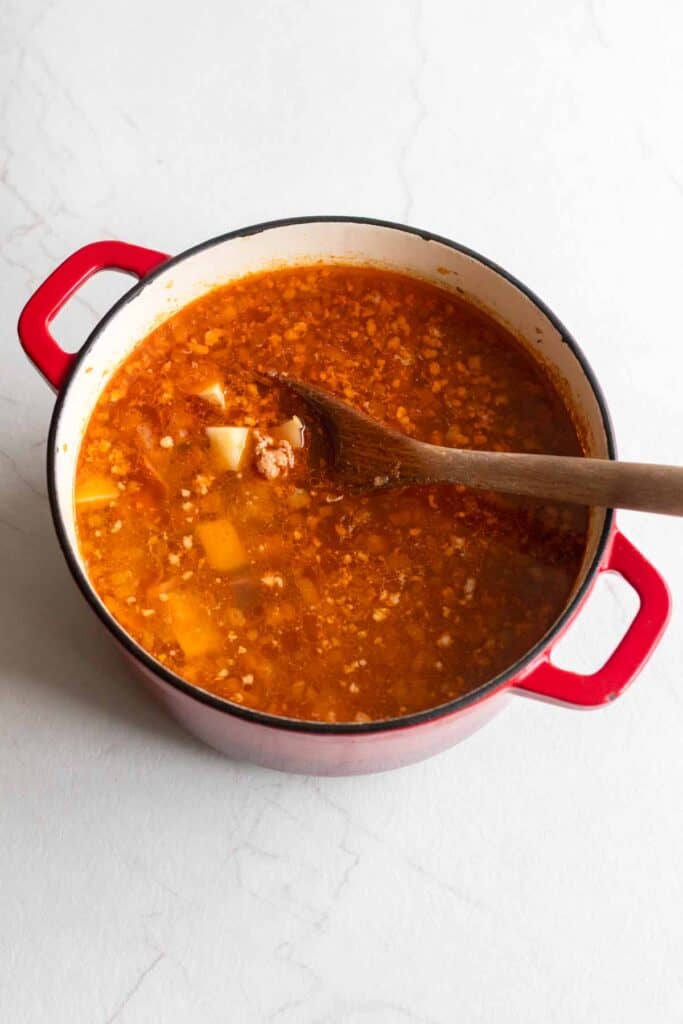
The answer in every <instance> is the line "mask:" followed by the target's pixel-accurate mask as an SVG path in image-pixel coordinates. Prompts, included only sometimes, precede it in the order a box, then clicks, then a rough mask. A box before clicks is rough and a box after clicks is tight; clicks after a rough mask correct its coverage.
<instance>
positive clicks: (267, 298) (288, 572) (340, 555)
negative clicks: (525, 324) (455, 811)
mask: <svg viewBox="0 0 683 1024" xmlns="http://www.w3.org/2000/svg"><path fill="white" fill-rule="evenodd" d="M272 369H275V370H277V371H278V372H281V373H286V374H288V375H289V376H290V377H291V378H292V379H297V380H301V381H306V382H310V383H311V384H313V385H314V386H316V387H318V388H320V389H323V390H325V391H327V392H330V393H332V394H333V395H335V396H337V397H338V398H339V399H341V400H342V401H344V402H345V403H348V404H349V405H351V406H353V407H354V408H355V409H358V410H361V411H362V412H363V413H365V414H367V415H368V416H370V417H372V418H373V419H374V420H376V421H378V422H382V423H385V424H386V425H387V426H391V427H392V428H394V429H395V430H397V431H398V432H400V433H401V434H403V435H405V436H407V437H410V438H414V439H417V440H422V441H428V442H430V443H433V444H438V445H443V446H452V447H457V448H477V449H490V450H492V451H497V452H509V451H521V452H530V453H543V452H549V453H554V454H558V455H568V456H579V455H581V454H582V447H581V443H580V439H579V437H578V436H577V432H576V429H575V427H574V425H573V423H572V419H571V416H570V415H569V413H568V411H567V410H566V408H565V407H564V405H563V403H562V400H561V398H560V396H559V395H558V394H557V393H556V392H555V390H554V389H553V387H552V384H551V383H550V381H549V380H547V379H546V377H545V376H544V375H543V373H542V372H541V370H540V369H539V368H538V367H537V365H536V364H535V363H534V362H533V361H532V360H531V358H530V357H529V356H528V355H527V353H526V352H525V351H524V350H523V349H522V347H521V346H520V345H519V344H518V342H517V341H516V340H515V339H514V338H512V337H511V336H510V335H508V334H507V333H506V332H505V331H503V330H502V329H501V328H500V327H498V326H497V325H496V324H494V323H493V322H491V321H490V320H488V319H487V318H486V317H485V316H484V315H483V314H482V313H480V312H479V311H476V310H474V309H472V308H469V307H468V306H466V305H464V304H463V303H461V302H460V301H458V300H457V299H456V298H454V297H453V295H451V294H449V293H447V292H445V291H443V290H440V289H438V288H435V287H432V286H430V285H427V284H425V283H423V282H419V281H416V280H413V279H410V278H407V277H404V276H402V275H398V274H392V273H389V272H384V271H379V270H375V269H370V268H360V267H353V268H352V267H331V266H322V265H321V266H315V267H303V268H301V267H300V268H295V269H289V270H281V271H275V272H269V273H265V274H261V275H255V276H252V277H248V278H244V279H243V280H240V281H237V282H234V283H232V284H230V285H228V286H225V287H222V288H218V289H216V290H214V291H213V292H210V293H209V294H207V295H205V296H203V297H202V298H201V299H199V300H198V301H197V302H195V303H193V304H192V305H190V306H188V307H186V308H185V309H183V310H181V311H180V312H179V313H177V314H176V315H175V316H173V317H171V319H169V320H168V321H167V322H166V323H164V324H162V325H161V326H159V327H158V328H156V329H155V330H154V331H153V332H152V333H151V334H150V335H149V336H148V337H147V338H146V339H145V340H144V341H142V342H141V344H140V345H139V346H138V347H137V348H136V349H135V350H134V352H133V353H132V354H131V356H130V357H129V358H128V359H127V360H126V361H125V362H124V363H123V364H122V366H121V367H120V368H119V370H118V371H117V372H116V373H115V374H114V376H113V378H112V379H111V381H110V382H109V384H108V385H107V387H106V389H105V390H104V392H103V393H102V395H101V396H100V399H99V401H98V404H97V406H96V408H95V410H94V412H93V415H92V417H91V420H90V422H89V424H88V427H87V430H86V433H85V437H84V440H83V443H82V447H81V451H80V455H79V464H78V472H77V481H76V494H75V498H76V513H77V524H78V531H79V544H80V548H81V552H82V555H83V558H84V561H85V564H86V568H87V571H88V574H89V576H90V579H91V581H92V583H93V585H94V587H95V588H96V590H97V592H98V593H99V595H100V597H101V598H102V600H103V601H104V603H105V604H106V605H107V607H108V608H109V610H110V611H111V613H112V614H113V615H114V616H115V618H116V619H117V620H118V622H119V623H120V625H121V626H122V627H123V628H124V629H125V630H127V631H128V633H129V634H130V635H131V636H132V637H133V638H134V639H135V640H136V641H137V642H138V643H139V644H140V645H141V646H142V647H143V648H145V649H146V650H147V651H148V652H149V654H150V655H152V656H153V657H154V658H156V659H158V661H159V662H161V663H162V664H163V665H165V666H166V667H167V668H168V669H171V670H172V671H174V672H176V673H177V674H178V675H180V676H182V677H183V678H185V679H186V680H188V681H190V682H191V683H193V684H195V685H197V686H199V687H202V688H203V689H205V690H208V691H210V692H211V693H213V694H215V695H217V696H219V697H221V698H224V699H227V700H230V701H232V702H234V703H235V704H238V705H242V706H243V707H248V708H254V709H259V710H263V711H267V712H270V713H271V714H275V715H284V716H290V717H294V718H301V719H309V720H315V721H325V722H366V721H369V720H375V719H386V718H392V717H397V716H399V715H404V714H409V713H412V712H415V711H419V710H423V709H425V708H429V707H435V706H437V705H440V704H443V703H444V702H446V701H448V700H451V699H453V698H455V697H457V696H460V695H461V694H463V693H467V692H468V691H469V690H471V689H474V688H475V687H477V686H479V685H481V684H482V683H484V682H485V681H486V680H488V679H491V678H493V677H494V676H495V675H497V674H498V673H499V672H501V671H503V670H505V669H506V668H508V667H509V666H510V665H511V664H513V663H514V662H515V661H516V660H518V659H519V658H520V657H521V656H522V655H524V654H525V653H526V652H527V651H528V650H529V649H530V648H531V647H532V646H533V645H534V644H535V643H536V642H537V641H538V640H540V639H541V638H542V637H543V635H544V634H545V633H546V631H547V630H548V628H549V627H550V626H551V625H552V623H553V622H554V621H555V619H556V618H557V616H558V615H559V614H560V612H561V611H562V609H563V608H564V606H565V604H566V602H567V600H568V599H569V596H570V594H571V592H572V588H573V586H574V582H575V580H576V577H577V574H578V571H579V568H580V565H581V561H582V558H583V552H584V546H585V536H586V523H587V513H586V510H585V509H584V508H581V507H580V506H571V505H560V504H557V503H553V502H550V503H549V502H534V501H525V502H524V503H522V502H520V501H519V500H517V499H508V498H505V497H502V496H501V495H497V494H491V493H488V492H484V491H475V490H471V489H467V488H465V487H462V486H448V485H437V484H435V485H428V486H424V487H408V488H405V489H404V490H401V491H400V492H395V491H392V492H389V491H387V492H378V493H372V494H354V493H347V491H346V489H345V488H340V487H339V486H338V485H337V483H336V481H335V477H334V474H332V473H330V472H329V471H328V467H327V465H326V461H325V449H324V447H322V446H320V447H319V446H318V434H317V433H316V431H315V430H311V429H306V430H304V429H303V427H304V426H305V427H306V428H310V427H312V426H315V423H314V422H313V420H312V418H311V417H310V416H309V415H308V413H307V410H306V407H305V406H304V404H303V403H302V402H301V400H300V399H299V398H298V396H294V395H292V394H291V393H290V392H289V391H288V390H287V389H285V388H282V387H273V385H272V382H270V381H269V382H267V384H265V385H263V384H262V383H259V381H260V379H261V376H262V375H263V374H264V373H265V372H266V371H268V370H272ZM275 469H277V472H275Z"/></svg>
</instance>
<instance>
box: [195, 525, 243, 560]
mask: <svg viewBox="0 0 683 1024" xmlns="http://www.w3.org/2000/svg"><path fill="white" fill-rule="evenodd" d="M197 536H198V537H199V540H200V543H201V545H202V547H203V548H204V551H205V553H206V557H207V560H208V563H209V565H210V566H211V568H212V569H217V570H218V572H230V571H231V570H232V569H239V568H240V566H242V565H245V563H246V562H247V553H246V551H245V550H244V547H243V545H242V541H241V540H240V538H239V535H238V533H237V530H236V529H235V527H234V526H233V524H232V522H231V521H230V520H229V519H212V520H211V521H210V522H207V523H200V524H199V526H198V527H197Z"/></svg>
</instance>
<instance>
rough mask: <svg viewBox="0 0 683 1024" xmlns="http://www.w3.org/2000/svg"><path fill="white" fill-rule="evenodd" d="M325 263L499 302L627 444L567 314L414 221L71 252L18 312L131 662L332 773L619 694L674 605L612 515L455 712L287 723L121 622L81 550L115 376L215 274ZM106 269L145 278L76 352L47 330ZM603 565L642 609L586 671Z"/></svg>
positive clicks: (87, 593) (165, 686) (276, 228)
mask: <svg viewBox="0 0 683 1024" xmlns="http://www.w3.org/2000/svg"><path fill="white" fill-rule="evenodd" d="M318 260H325V261H327V262H335V263H346V264H349V263H351V264H359V263H360V264H375V265H377V266H381V267H385V268H387V269H393V270H398V271H402V272H404V273H408V274H413V275H416V276H418V277H421V278H423V279H427V280H429V281H433V282H434V283H436V284H438V285H439V286H441V287H442V288H446V289H450V290H453V291H456V292H457V293H458V294H459V295H461V296H462V297H463V298H465V299H466V300H468V301H469V302H472V303H474V304H475V305H477V306H480V307H482V308H484V309H485V310H487V311H488V312H489V313H490V314H491V315H492V316H493V317H494V318H495V319H496V320H498V321H499V322H500V323H502V324H504V325H505V326H506V327H507V328H508V329H509V330H511V331H512V332H513V333H514V334H515V335H516V336H517V337H518V338H519V339H520V341H522V343H523V344H525V345H526V347H527V348H528V349H529V350H530V351H531V353H532V355H533V357H534V358H535V359H536V360H539V361H540V362H541V363H543V364H544V365H545V366H546V368H547V369H548V370H549V372H550V373H551V375H552V377H553V379H554V380H555V382H556V384H557V385H558V386H559V387H560V389H561V391H562V393H563V394H564V395H565V397H566V398H567V400H568V401H569V402H570V403H571V405H572V407H573V409H574V412H575V415H576V417H577V419H578V422H579V424H580V426H581V429H582V431H583V434H584V436H585V438H586V439H587V444H588V454H590V455H592V456H594V457H600V458H608V459H613V458H614V457H615V448H614V438H613V435H612V427H611V424H610V420H609V414H608V412H607V408H606V405H605V401H604V398H603V396H602V393H601V391H600V388H599V385H598V383H597V381H596V380H595V377H594V376H593V373H592V371H591V369H590V366H589V365H588V363H587V361H586V359H585V357H584V355H583V353H582V352H581V351H580V349H579V347H578V345H577V344H576V342H575V341H574V340H573V338H572V337H571V335H570V334H569V333H568V331H567V330H566V329H565V328H564V327H563V326H562V324H561V323H560V322H559V320H558V319H557V317H556V316H554V314H553V313H552V312H551V311H550V310H549V309H548V308H547V307H546V306H545V305H544V304H543V302H541V301H540V299H538V298H537V297H536V296H535V295H534V294H533V293H532V292H530V291H529V290H528V288H525V287H524V285H522V284H521V283H520V282H519V281H517V280H515V278H514V277H512V276H511V275H510V274H508V273H507V272H506V271H504V270H502V269H501V268H500V267H497V266H496V265H495V264H493V263H491V262H490V261H489V260H487V259H485V258H484V257H482V256H479V255H477V253H475V252H472V251H471V250H470V249H467V248H465V247H464V246H462V245H458V244H457V243H455V242H451V241H449V240H448V239H446V238H440V237H439V236H436V235H432V234H429V233H428V232H424V231H418V230H415V229H413V228H409V227H405V226H403V225H400V224H391V223H386V222H382V221H375V220H368V219H365V218H352V217H310V218H296V219H294V220H284V221H274V222H272V223H268V224H260V225H257V226H256V227H250V228H246V229H244V230H242V231H234V232H231V233H230V234H227V235H221V236H220V237H218V238H213V239H211V240H210V241H208V242H203V243H202V244H201V245H197V246H195V247H194V248H192V249H188V250H187V252H184V253H181V254H180V255H179V256H175V257H173V258H170V257H169V256H167V255H166V254H165V253H161V252H155V251H153V250H151V249H143V248H140V247H139V246H135V245H127V244H125V243H123V242H95V243H93V244H92V245H87V246H85V247H84V248H83V249H79V250H78V252H75V253H74V254H73V255H72V256H70V257H69V258H68V259H67V260H66V261H65V262H64V263H62V265H61V266H59V267H58V268H57V269H56V270H55V271H54V273H53V274H51V275H50V277H49V278H48V279H47V280H46V281H45V282H44V284H42V285H41V286H40V287H39V288H38V290H37V291H36V292H35V294H34V295H33V297H32V298H31V299H30V300H29V302H28V303H27V305H26V307H25V309H24V311H23V312H22V314H21V318H20V320H19V337H20V339H21V343H22V345H23V347H24V349H25V350H26V352H27V354H28V356H29V358H30V359H31V360H32V361H33V363H34V364H35V365H36V367H37V368H38V370H39V371H40V372H41V373H42V374H43V376H44V377H45V378H46V379H47V381H48V382H49V383H50V384H51V385H52V386H53V387H54V388H55V390H56V391H57V393H58V397H57V403H56V405H55V410H54V414H53V417H52V423H51V426H50V435H49V442H48V464H47V477H48V489H49V496H50V505H51V508H52V515H53V518H54V523H55V527H56V530H57V535H58V537H59V542H60V544H61V546H62V550H63V552H64V555H65V557H66V560H67V562H68V564H69V568H70V569H71V572H72V574H73V576H74V579H75V580H76V583H77V584H78V586H79V587H80V589H81V592H82V593H83V595H84V597H85V599H86V600H87V601H88V603H89V604H90V606H91V607H92V608H93V610H94V611H95V613H96V614H97V615H98V617H99V618H100V620H101V621H102V622H103V623H104V625H105V626H106V627H107V629H108V630H109V632H110V633H111V634H112V635H113V636H114V638H115V639H116V641H117V642H118V643H119V644H120V646H121V647H122V649H123V651H124V652H125V654H126V656H127V657H128V659H129V661H130V664H131V666H132V667H133V668H134V670H135V671H136V672H137V673H138V675H140V676H141V677H142V679H143V681H144V682H145V683H146V685H147V686H148V687H149V689H150V690H151V691H152V692H153V693H154V694H155V696H156V697H157V698H158V699H159V700H160V701H161V702H162V703H163V704H164V705H165V707H166V708H168V710H169V711H170V713H171V714H172V715H173V716H174V717H175V718H177V719H178V721H179V722H181V723H182V724H183V725H184V726H185V727H186V728H187V729H189V730H190V732H192V733H194V734H195V735H196V736H198V737H200V738H201V739H202V740H204V741H205V742H206V743H209V744H210V745H211V746H212V747H215V748H217V749H218V750H220V751H223V752H224V753H226V754H229V755H230V756H231V757H234V758H237V759H244V760H249V761H254V762H256V763H258V764H262V765H265V766H267V767H270V768H277V769H281V770H285V771H294V772H306V773H317V774H325V775H346V774H349V775H350V774H359V773H363V772H374V771H382V770H385V769H388V768H396V767H398V766H400V765H405V764H409V763H411V762H414V761H419V760H421V759H422V758H425V757H428V756H429V755H431V754H435V753H437V752H439V751H441V750H444V749H445V748H447V747H450V746H451V745H452V744H454V743H456V742H458V741H459V740H461V739H463V738H464V737H465V736H467V735H469V733H471V732H473V731H474V730H475V729H478V728H479V727H480V726H481V725H482V724H483V723H484V722H486V721H487V720H488V719H489V718H491V716H492V715H494V714H495V713H496V712H498V711H500V710H501V709H502V708H503V707H504V705H505V704H506V702H507V701H508V700H509V699H510V697H511V696H512V695H513V694H522V695H525V696H532V697H536V698H541V699H544V700H548V701H554V702H557V703H560V704H565V705H569V706H572V707H584V708H586V707H597V706H598V705H602V704H606V703H607V702H609V701H611V700H613V699H614V698H615V697H617V696H618V695H619V694H620V693H621V692H622V691H623V690H624V689H625V688H626V686H628V684H629V683H630V682H631V680H632V679H633V678H634V676H635V675H636V674H637V672H638V671H639V670H640V669H641V668H642V666H643V665H644V663H645V661H646V660H647V658H648V657H649V655H650V653H651V652H652V650H653V648H654V647H655V646H656V644H657V641H658V640H659V638H660V636H661V634H662V632H663V630H664V627H665V625H666V622H667V619H668V616H669V610H670V599H669V594H668V591H667V588H666V585H665V583H664V582H663V580H662V579H661V577H660V576H659V574H658V573H657V572H656V570H655V569H654V568H653V567H652V566H651V565H650V564H649V563H648V562H647V561H646V559H645V558H643V556H642V555H641V554H640V553H639V552H638V551H637V550H636V549H635V548H634V547H633V545H632V544H631V543H630V542H629V541H628V540H627V539H626V538H625V537H624V536H623V535H622V534H621V533H619V531H618V530H617V527H616V524H615V518H614V513H613V512H612V510H611V509H594V510H592V512H591V519H590V530H589V538H588V544H587V549H586V554H585V557H584V560H583V565H582V567H581V572H580V574H579V578H578V580H577V583H576V585H575V587H574V591H573V593H572V594H571V596H570V598H569V600H568V603H567V605H566V607H565V609H564V611H563V612H562V614H561V615H560V617H559V618H558V619H557V621H556V622H555V623H554V625H553V626H552V627H551V628H550V629H549V630H548V632H547V633H546V635H545V636H544V637H543V638H542V639H541V640H540V641H539V643H537V644H536V645H535V646H534V647H533V648H532V649H531V650H530V651H529V652H528V653H527V654H526V655H525V656H524V657H523V658H521V659H520V660H519V661H518V662H516V663H515V664H514V665H511V666H510V668H509V669H507V671H505V672H503V673H501V674H500V675H498V676H496V677H495V678H494V679H491V680H490V681H489V682H487V683H485V684H484V685H483V686H480V687H479V688H478V689H476V690H474V691H473V692H471V693H468V694H466V695H465V696H463V697H460V698H458V699H457V700H453V701H451V702H450V703H448V704H444V705H442V706H441V707H438V708H434V709H432V710H429V711H423V712H420V713H419V714H414V715H406V716H405V717H403V718H397V719H392V720H389V721H382V722H371V723H368V724H358V725H357V724H330V723H326V722H300V721H296V720H293V719H286V718H277V717H274V716H272V715H268V714H263V713H262V712H260V711H252V710H250V709H248V708H244V707H240V706H237V705H235V704H231V703H229V702H228V701H226V700H223V699H221V698H220V697H216V696H213V695H212V694H210V693H206V692H205V691H203V690H201V689H199V688H198V687H196V686H193V685H191V684H190V683H188V682H186V681H185V680H183V679H181V678H180V676H177V675H175V674H174V673H173V672H170V671H169V670H168V669H167V668H164V666H163V665H161V664H160V663H159V662H158V661H156V660H155V659H154V658H152V657H151V656H150V655H149V654H147V652H146V651H144V650H143V648H142V647H140V646H139V644H137V643H136V642H135V640H133V638H132V637H131V636H129V635H128V633H126V632H125V630H123V629H122V628H121V626H119V624H118V623H117V622H116V621H115V619H114V618H113V617H112V615H111V614H110V613H109V612H108V611H107V609H106V607H105V606H104V604H103V603H102V601H101V600H100V599H99V597H98V596H97V594H96V593H95V591H94V590H93V588H92V586H91V584H90V582H89V580H88V577H87V575H86V572H85V568H84V565H83V560H82V558H81V555H80V554H79V550H78V543H77V538H76V523H75V517H74V501H73V491H74V476H75V472H76V462H77V457H78V450H79V446H80V443H81V438H82V436H83V432H84V430H85V427H86V424H87V422H88V419H89V417H90V414H91V412H92V410H93V408H94V406H95V404H96V402H97V400H98V397H99V395H100V393H101V391H102V389H103V388H104V387H105V385H106V383H107V381H108V380H109V378H110V377H111V375H112V373H113V372H114V371H115V370H116V368H117V367H118V366H119V364H120V363H121V362H122V360H124V359H125V358H126V357H127V356H128V354H129V353H130V352H131V350H132V349H133V348H134V346H135V345H136V344H137V343H138V342H139V341H140V340H141V339H142V338H144V337H145V335H146V334H147V333H148V332H149V331H150V330H151V329H152V328H153V327H154V326H155V325H156V324H158V323H159V322H160V321H162V320H163V319H165V318H166V317H168V316H170V315H171V314H172V313H174V312H175V311H176V310H178V309H180V308H181V307H182V306H184V305H186V304H187V303H188V302H191V301H192V300H193V299H196V298H197V297H198V296H200V295H202V294H203V293H204V292H206V291H207V290H208V289H210V288H211V287H213V286H214V285H216V284H222V283H225V282H227V281H229V280H231V279H234V278H238V277H241V276H242V275H244V274H248V273H252V272H254V271H258V270H262V269H266V268H270V267H277V266H285V265H296V264H306V263H313V262H315V261H318ZM99 270H120V271H122V272H124V273H127V274H131V275H133V276H134V277H136V278H138V279H139V280H138V282H137V284H136V285H135V286H134V287H133V288H132V289H131V290H130V291H129V292H128V293H127V294H126V295H124V297H123V298H122V299H120V301H119V302H117V303H116V305H115V306H114V307H113V308H112V309H111V310H110V311H109V312H108V313H107V315H106V316H105V317H104V318H103V319H102V320H101V321H100V323H99V324H98V325H97V326H96V328H95V329H94V330H93V332H92V333H91V335H90V337H89V338H88V340H87V341H86V342H85V344H84V345H83V347H82V348H81V350H80V352H78V353H77V354H70V353H67V352H64V351H63V350H62V349H61V348H60V347H59V345H58V344H57V342H56V341H55V339H54V338H53V337H52V335H51V334H50V330H49V324H50V321H51V319H52V318H53V317H54V316H55V314H56V313H57V311H58V310H59V309H60V308H61V307H62V306H63V305H64V303H65V302H66V301H67V299H68V298H69V297H70V296H71V295H73V293H74V292H75V291H76V290H77V289H78V288H79V286H80V285H82V284H83V282H84V281H86V280H87V278H89V277H90V276H91V275H92V274H94V273H96V272H97V271H99ZM603 572H616V573H620V574H621V575H622V576H623V577H624V578H625V579H626V580H628V582H629V583H630V584H631V585H632V586H633V587H634V589H635V590H636V591H637V593H638V596H639V598H640V608H639V610H638V613H637V615H636V617H635V619H634V620H633V622H632V624H631V625H630V627H629V629H628V631H627V633H626V635H625V636H624V637H623V639H622V640H621V642H620V643H619V645H618V646H617V648H616V649H615V650H614V652H613V653H612V654H611V656H610V657H609V658H608V660H607V662H606V663H605V664H604V665H603V667H602V668H601V669H599V670H598V671H597V672H595V673H594V674H592V675H577V674H575V673H573V672H567V671H564V670H562V669H559V668H557V667H556V666H555V665H553V663H552V661H551V655H552V651H553V647H554V645H555V644H556V643H557V641H558V640H559V638H560V637H561V636H562V634H563V633H564V632H565V630H566V629H567V627H568V625H569V623H570V622H571V621H572V620H573V619H574V617H575V616H576V615H577V614H578V612H579V610H580V608H581V606H582V604H583V602H584V601H585V599H586V596H587V595H588V593H589V591H590V590H591V588H592V587H593V586H594V584H595V581H596V579H597V578H598V576H599V575H600V574H601V573H603Z"/></svg>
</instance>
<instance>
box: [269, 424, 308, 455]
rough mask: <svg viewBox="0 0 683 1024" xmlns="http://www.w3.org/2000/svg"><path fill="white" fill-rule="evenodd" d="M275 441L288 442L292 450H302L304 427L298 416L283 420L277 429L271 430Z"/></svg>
mask: <svg viewBox="0 0 683 1024" xmlns="http://www.w3.org/2000/svg"><path fill="white" fill-rule="evenodd" d="M271 434H272V436H273V437H274V439H275V440H276V441H289V443H290V444H291V446H292V448H303V446H304V425H303V423H302V422H301V420H300V419H299V417H298V416H292V418H291V420H285V422H284V423H281V424H280V426H279V427H275V429H274V430H271Z"/></svg>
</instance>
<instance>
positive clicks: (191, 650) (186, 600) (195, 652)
mask: <svg viewBox="0 0 683 1024" xmlns="http://www.w3.org/2000/svg"><path fill="white" fill-rule="evenodd" d="M166 608H167V610H168V616H169V621H170V624H171V629H172V630H173V633H174V635H175V638H176V640H177V642H178V643H179V644H180V647H181V648H182V651H183V654H184V655H185V657H186V658H201V657H202V656H203V655H205V654H210V653H211V652H212V651H216V650H218V649H219V648H220V646H221V643H222V636H221V633H220V631H219V629H218V627H217V626H216V625H215V624H214V623H213V622H212V621H211V619H210V618H209V614H208V612H206V611H205V610H204V609H203V608H202V605H201V603H200V601H199V598H197V597H195V596H194V594H183V593H181V592H180V591H171V592H170V593H169V595H168V601H167V602H166Z"/></svg>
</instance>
